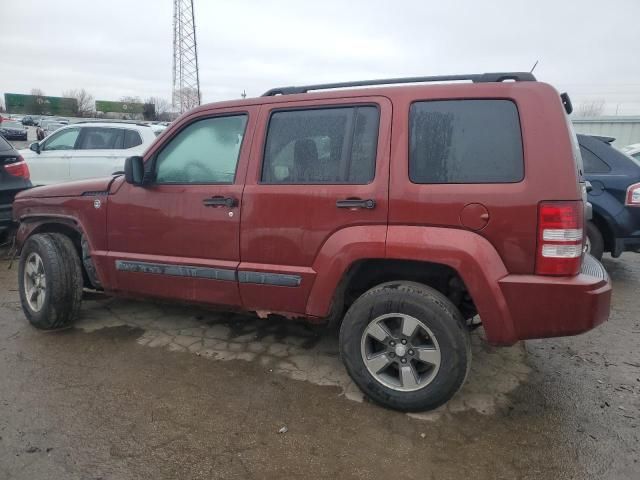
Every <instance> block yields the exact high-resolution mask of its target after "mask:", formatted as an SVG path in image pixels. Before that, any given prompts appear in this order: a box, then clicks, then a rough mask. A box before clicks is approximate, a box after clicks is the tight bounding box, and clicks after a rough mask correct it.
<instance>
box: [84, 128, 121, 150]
mask: <svg viewBox="0 0 640 480" xmlns="http://www.w3.org/2000/svg"><path fill="white" fill-rule="evenodd" d="M123 136H124V130H122V129H121V128H102V127H86V128H84V129H83V132H82V138H81V139H80V145H79V146H78V149H79V150H120V149H122V142H123Z"/></svg>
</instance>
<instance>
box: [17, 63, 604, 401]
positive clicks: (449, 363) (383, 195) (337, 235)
mask: <svg viewBox="0 0 640 480" xmlns="http://www.w3.org/2000/svg"><path fill="white" fill-rule="evenodd" d="M409 84H411V85H409ZM354 87H366V88H354ZM318 90H321V91H318ZM570 111H571V103H570V100H569V98H568V96H566V94H562V95H560V94H559V93H558V92H557V91H556V90H555V89H554V88H553V87H551V86H550V85H548V84H545V83H542V82H538V81H536V79H535V78H534V77H533V75H532V74H530V73H517V72H516V73H497V74H473V75H454V76H439V77H418V78H407V79H389V80H375V81H369V82H367V81H361V82H350V83H339V84H327V85H311V86H303V87H286V88H278V89H274V90H270V91H269V92H267V93H266V94H265V95H263V96H262V97H260V98H254V99H244V100H237V101H228V102H221V103H215V104H209V105H203V106H200V107H198V108H195V109H194V110H191V111H189V112H188V113H186V114H184V115H183V116H181V117H180V118H179V119H178V120H176V121H175V122H173V124H172V125H171V126H170V127H169V128H168V129H167V131H166V132H165V134H164V135H162V136H161V137H159V138H158V139H157V140H156V141H155V142H154V143H153V144H152V145H151V146H150V148H149V149H148V150H147V151H146V152H145V154H144V156H143V157H130V158H128V159H127V161H126V164H125V172H124V174H115V175H113V176H111V177H109V178H101V179H92V180H83V181H76V182H71V183H65V184H59V185H51V186H46V187H39V188H34V189H31V190H28V191H25V192H22V193H20V194H19V195H18V196H17V199H16V202H15V204H14V219H15V220H16V221H18V222H19V228H18V232H17V245H18V248H19V251H20V262H19V289H20V297H21V301H22V308H23V310H24V313H25V315H26V317H27V318H28V320H29V321H30V322H31V323H32V324H33V325H34V326H35V327H37V328H40V329H57V328H61V327H65V326H68V325H70V324H71V323H72V322H73V321H74V320H75V319H76V317H77V315H78V310H79V308H80V302H81V299H82V292H83V288H91V289H98V290H103V291H105V292H107V293H109V294H113V295H124V296H131V297H141V298H155V299H160V300H171V301H178V302H191V303H198V304H205V305H212V306H222V307H223V308H227V309H235V310H243V311H252V312H257V313H258V314H259V315H260V316H268V315H271V314H277V315H283V316H286V317H289V318H292V319H293V318H304V319H307V320H308V321H310V322H314V323H327V324H329V325H335V326H339V328H340V336H339V343H340V345H339V346H340V352H341V356H342V359H343V362H344V365H345V367H346V369H347V371H348V373H349V375H350V376H351V377H352V378H353V380H354V382H355V383H356V384H357V385H358V386H359V387H360V388H361V389H362V390H363V391H364V392H365V394H366V395H367V396H368V397H370V398H371V399H372V400H374V401H376V402H378V403H379V404H382V405H384V406H387V407H390V408H394V409H398V410H403V411H418V410H428V409H433V408H436V407H438V406H439V405H442V404H443V403H445V402H446V401H447V400H449V399H450V398H451V397H452V396H453V395H454V394H455V393H456V392H457V391H458V390H459V389H460V387H461V386H462V384H463V382H464V380H465V377H466V375H467V373H468V371H469V365H470V361H471V349H470V343H469V330H470V329H472V328H473V327H474V326H476V325H477V324H478V323H479V321H478V317H479V319H480V321H481V322H482V325H483V327H484V331H485V335H486V340H487V341H488V342H489V343H490V344H493V345H511V344H513V343H515V342H517V341H519V340H523V339H531V338H542V337H553V336H562V335H574V334H578V333H581V332H585V331H587V330H589V329H592V328H594V327H595V326H597V325H599V324H600V323H602V322H604V321H605V320H606V319H607V318H608V315H609V302H610V296H611V285H610V282H609V278H608V276H607V274H606V273H605V270H604V269H603V267H602V266H601V265H600V263H599V262H598V261H596V260H595V259H594V258H593V257H591V256H590V255H588V254H586V253H585V249H584V244H585V228H584V227H585V218H584V217H585V198H586V189H585V186H584V183H583V180H582V171H581V170H582V160H581V158H580V150H579V147H578V144H577V142H576V137H575V134H574V133H573V130H572V128H571V125H570V122H569V121H568V117H567V113H570ZM477 316H478V317H477Z"/></svg>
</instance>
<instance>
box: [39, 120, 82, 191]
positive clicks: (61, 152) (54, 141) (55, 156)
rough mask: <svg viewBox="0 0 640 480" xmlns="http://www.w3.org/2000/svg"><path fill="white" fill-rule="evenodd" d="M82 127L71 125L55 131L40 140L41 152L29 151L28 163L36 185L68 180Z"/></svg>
mask: <svg viewBox="0 0 640 480" xmlns="http://www.w3.org/2000/svg"><path fill="white" fill-rule="evenodd" d="M79 135H80V129H79V128H74V127H69V128H63V129H60V130H58V131H57V132H54V133H53V134H51V135H50V136H49V137H47V138H46V139H45V140H43V141H42V142H40V153H39V154H38V153H35V152H33V153H31V152H29V154H28V157H27V163H28V164H29V172H30V174H31V183H32V184H33V185H34V186H38V185H49V184H54V183H61V182H68V181H69V180H70V176H69V164H70V162H69V161H70V158H71V154H72V153H73V151H74V149H75V148H76V144H77V140H78V136H79Z"/></svg>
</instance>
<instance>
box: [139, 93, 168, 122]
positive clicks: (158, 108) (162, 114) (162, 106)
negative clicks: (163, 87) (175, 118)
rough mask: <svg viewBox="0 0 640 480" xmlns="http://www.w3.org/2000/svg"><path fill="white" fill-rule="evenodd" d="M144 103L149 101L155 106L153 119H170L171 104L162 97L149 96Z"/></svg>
mask: <svg viewBox="0 0 640 480" xmlns="http://www.w3.org/2000/svg"><path fill="white" fill-rule="evenodd" d="M144 103H149V104H151V105H153V106H154V107H155V119H154V120H165V121H166V120H170V118H169V117H170V115H169V113H170V112H171V104H170V103H169V101H168V100H166V99H164V98H162V97H149V98H147V99H146V100H145V101H144Z"/></svg>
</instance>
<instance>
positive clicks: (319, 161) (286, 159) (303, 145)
mask: <svg viewBox="0 0 640 480" xmlns="http://www.w3.org/2000/svg"><path fill="white" fill-rule="evenodd" d="M379 117H380V114H379V111H378V108H377V107H373V106H362V107H338V108H321V109H313V110H295V111H288V112H275V113H274V114H273V115H271V119H270V121H269V128H268V132H267V141H266V147H265V154H264V162H263V165H262V183H279V184H345V183H346V184H367V183H369V182H371V181H372V180H373V178H374V176H375V163H376V151H377V145H378V124H379V119H380V118H379Z"/></svg>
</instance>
